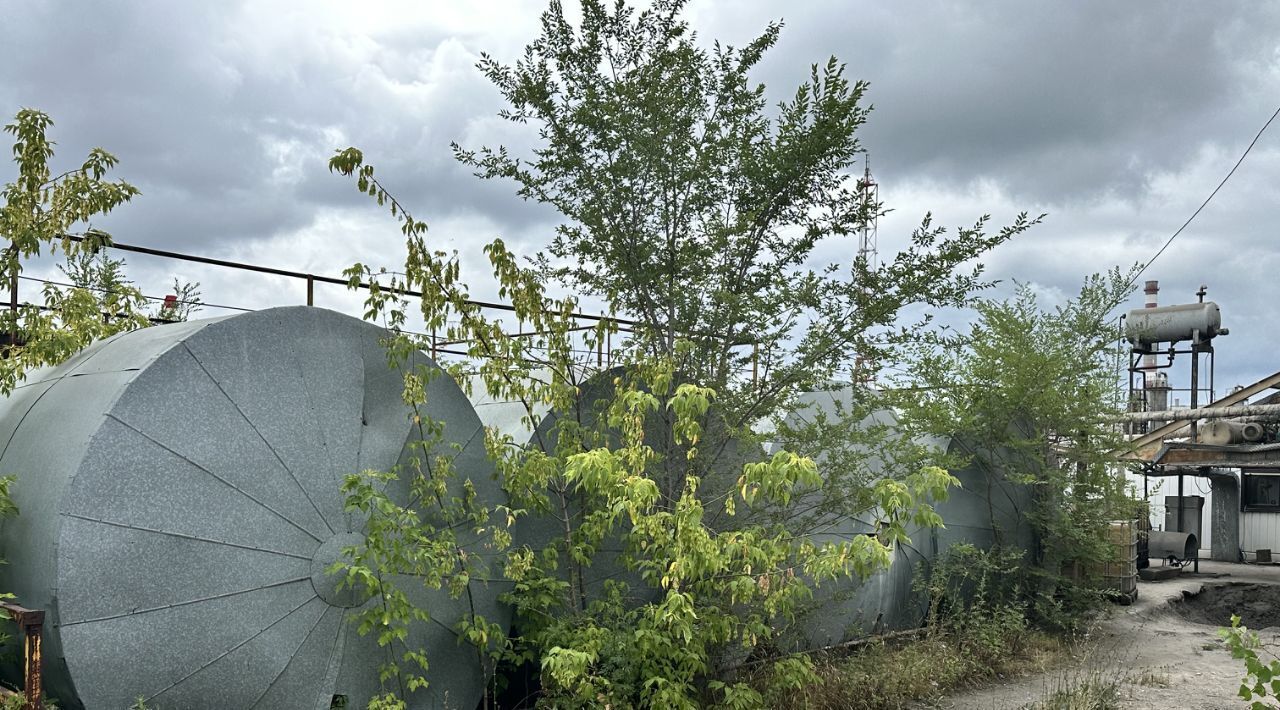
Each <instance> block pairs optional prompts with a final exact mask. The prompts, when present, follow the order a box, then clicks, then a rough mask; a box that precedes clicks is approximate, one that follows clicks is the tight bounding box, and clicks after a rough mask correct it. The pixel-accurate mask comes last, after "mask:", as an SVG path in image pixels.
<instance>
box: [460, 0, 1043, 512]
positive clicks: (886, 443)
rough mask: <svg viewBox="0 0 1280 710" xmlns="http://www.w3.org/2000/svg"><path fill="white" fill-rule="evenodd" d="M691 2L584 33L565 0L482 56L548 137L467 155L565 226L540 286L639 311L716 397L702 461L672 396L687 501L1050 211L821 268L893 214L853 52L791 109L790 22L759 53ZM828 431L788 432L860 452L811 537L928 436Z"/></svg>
mask: <svg viewBox="0 0 1280 710" xmlns="http://www.w3.org/2000/svg"><path fill="white" fill-rule="evenodd" d="M684 6H685V0H657V1H656V2H653V3H652V4H650V5H649V6H648V7H646V8H645V9H636V8H634V7H632V6H630V5H628V4H626V3H621V2H619V3H606V2H602V1H600V0H587V1H586V2H583V3H582V20H581V22H580V23H579V24H574V23H572V22H571V21H570V20H569V19H568V18H567V17H566V15H565V12H564V8H563V6H562V5H561V3H560V2H551V3H550V4H549V7H548V9H547V10H546V12H545V13H544V14H543V16H542V32H541V35H540V36H539V37H538V38H537V39H536V40H535V41H534V42H532V43H531V44H530V45H528V47H527V48H526V50H525V52H524V55H523V56H522V57H521V58H520V59H519V60H518V61H516V62H515V63H513V64H510V65H508V64H503V63H501V62H499V61H498V60H496V59H494V58H492V57H489V56H485V57H484V58H483V59H482V60H481V62H480V63H479V69H480V70H481V71H482V72H483V73H484V74H485V76H487V77H488V78H489V79H490V81H491V82H492V83H493V84H494V85H495V86H496V87H497V89H498V90H499V92H500V93H501V94H502V96H503V98H504V99H505V101H506V103H507V104H508V106H507V108H506V109H505V110H503V111H502V112H501V114H500V115H501V117H503V118H505V119H507V120H509V121H512V122H514V123H517V124H521V125H526V124H527V125H529V126H530V127H531V128H532V129H534V130H536V131H537V135H538V138H539V140H538V143H537V145H536V147H535V148H534V150H533V152H532V153H531V154H530V155H518V154H516V153H514V152H513V151H511V150H509V149H507V148H506V147H502V146H497V147H479V148H474V147H465V146H460V145H455V154H456V157H457V158H458V160H460V161H461V162H462V163H463V164H465V165H468V166H470V167H472V168H473V169H474V170H475V172H476V174H477V175H478V176H480V177H482V178H485V179H498V180H510V181H512V182H513V183H514V184H515V186H516V189H517V194H518V195H519V196H520V197H522V198H524V199H527V200H534V201H537V202H541V203H544V204H547V205H550V206H552V207H553V208H555V209H556V210H557V211H558V212H559V213H560V215H561V216H562V219H563V222H562V223H561V224H560V225H559V226H558V227H557V228H556V233H555V237H554V239H552V241H551V243H550V244H549V246H548V248H547V249H546V250H545V252H544V253H543V255H542V256H541V257H540V258H539V259H538V260H537V261H536V272H537V274H538V276H539V277H540V278H543V279H544V280H546V281H547V282H548V283H549V284H556V285H559V286H561V287H563V288H565V289H566V290H567V291H569V292H572V293H577V294H583V295H587V296H591V297H595V298H599V299H602V300H604V301H605V302H606V303H607V304H608V305H609V307H610V308H611V309H613V310H614V311H615V312H618V313H622V314H625V315H626V316H627V317H628V318H631V319H634V320H635V321H636V322H637V325H636V326H635V327H634V328H631V329H630V331H631V332H629V333H627V338H628V340H629V341H630V346H631V347H632V348H634V350H635V352H636V353H639V354H643V355H646V356H652V357H661V358H667V359H670V360H671V361H672V362H673V364H674V368H675V375H674V376H675V378H676V381H677V382H678V383H684V382H689V383H694V384H697V385H699V386H704V387H709V388H711V389H712V390H714V391H715V392H716V401H715V406H714V407H713V408H712V409H711V410H710V411H709V412H708V414H707V416H706V417H705V421H704V422H703V428H704V443H703V445H702V447H701V449H702V454H703V455H702V456H700V457H699V458H697V459H696V461H695V463H694V465H693V466H692V467H689V465H688V464H687V463H686V462H685V460H683V459H682V457H681V456H680V455H679V452H678V449H679V447H678V446H677V445H676V443H675V439H676V435H675V429H676V422H675V418H674V412H673V410H672V409H671V408H670V407H668V406H666V405H667V403H666V402H660V406H658V407H657V408H656V409H655V410H654V412H653V413H652V414H651V417H652V418H653V419H654V420H655V421H654V423H653V424H652V431H651V436H650V440H651V443H652V444H653V445H654V446H655V448H656V449H657V450H658V451H659V452H663V454H664V455H662V456H660V457H659V460H658V461H656V462H654V464H653V466H652V468H653V469H654V472H653V475H654V476H655V478H656V480H658V482H659V490H660V491H661V493H662V499H661V504H662V505H666V506H672V505H674V504H675V502H676V500H677V499H678V498H679V496H680V495H681V492H682V491H683V490H684V486H685V482H686V477H687V476H689V475H693V476H695V477H698V478H700V479H702V480H704V482H705V483H707V484H710V482H711V478H712V474H713V472H714V470H715V469H717V468H719V467H721V466H724V465H726V463H725V462H726V459H727V458H729V457H731V456H732V455H734V452H736V451H739V450H740V449H739V447H737V446H736V445H735V442H749V441H755V440H758V439H759V437H757V436H755V435H754V434H753V433H752V431H751V427H752V426H753V425H754V424H756V423H757V422H760V421H761V420H769V419H773V420H775V422H776V421H779V420H782V419H785V418H786V415H787V413H788V412H789V411H790V410H791V409H792V408H793V406H794V402H795V398H796V396H797V394H798V393H800V392H802V391H804V390H808V389H813V388H823V387H827V386H829V385H830V384H831V383H832V382H833V381H838V380H841V379H843V380H845V381H846V382H847V381H848V378H849V377H850V372H849V371H850V370H851V369H853V368H851V365H852V364H853V363H855V362H859V361H860V362H862V363H864V365H865V366H866V367H865V368H864V370H866V371H863V372H859V373H857V375H856V378H857V379H858V380H860V381H861V380H865V379H869V378H870V372H869V371H870V370H871V369H873V368H874V367H875V365H876V364H877V363H878V364H886V363H891V362H893V361H895V359H896V358H897V355H896V354H895V353H896V351H897V349H898V348H899V347H900V346H901V345H902V344H903V343H906V342H910V341H912V340H913V339H914V338H916V337H918V333H919V331H920V330H921V329H922V328H924V327H926V326H927V325H928V323H929V322H930V320H931V316H930V315H926V316H924V317H923V318H922V319H921V320H920V321H919V322H903V317H902V314H903V310H904V308H906V307H907V306H910V305H913V304H927V305H929V306H931V307H932V308H929V309H926V312H927V313H932V311H933V310H935V309H936V308H940V307H946V306H955V305H961V304H963V303H965V302H967V300H968V299H969V298H970V297H971V295H972V293H973V292H974V291H975V290H977V289H980V288H982V287H983V286H985V285H986V284H985V283H984V282H983V281H982V280H981V274H982V267H981V265H980V264H976V265H975V262H974V260H975V259H976V258H977V257H979V256H980V255H982V254H983V253H985V252H986V251H987V250H989V249H991V248H993V247H995V246H996V245H999V244H1001V243H1003V242H1005V241H1006V240H1008V239H1010V238H1012V237H1013V236H1015V235H1017V234H1018V233H1020V232H1022V231H1024V230H1026V229H1027V228H1029V227H1030V226H1031V225H1033V224H1034V223H1035V221H1036V220H1035V219H1029V218H1028V217H1027V216H1026V215H1021V216H1019V217H1018V218H1017V219H1016V220H1015V221H1014V223H1013V224H1011V225H1010V226H1008V227H1005V228H1003V229H999V230H996V231H995V232H994V233H988V232H987V231H986V223H987V219H986V218H985V217H983V218H980V219H979V220H978V221H977V222H976V223H975V224H974V225H972V226H970V227H967V228H961V229H959V230H958V231H956V232H954V233H948V232H947V230H946V229H944V228H940V227H938V226H935V225H934V224H933V222H932V219H931V218H929V217H927V216H926V217H925V219H924V220H923V221H922V223H921V224H920V226H919V228H918V229H916V230H915V231H914V232H913V233H912V235H911V238H910V242H909V244H908V246H907V247H906V248H905V249H902V250H901V251H898V252H897V253H895V254H894V255H893V256H892V257H891V258H888V259H886V260H885V262H884V263H883V264H878V265H873V264H869V263H867V262H866V260H865V259H862V258H851V259H849V260H847V261H844V262H843V263H838V264H837V263H830V264H828V263H822V262H821V261H820V260H819V259H818V254H819V253H820V252H819V249H820V248H827V249H829V248H830V247H831V246H834V245H840V244H843V245H844V248H843V251H844V252H845V253H849V254H853V253H855V251H856V245H855V243H854V239H855V236H854V235H856V234H857V233H858V231H859V230H860V229H861V228H862V227H863V226H864V225H865V224H866V222H867V220H868V219H869V218H870V217H871V216H872V215H873V214H875V213H876V212H878V211H881V210H882V207H881V205H878V204H869V203H868V200H867V199H866V198H865V195H864V194H863V193H862V192H861V191H860V190H859V187H858V184H857V180H856V177H855V174H856V173H858V172H860V171H859V170H857V167H858V164H857V163H858V158H859V155H860V153H861V151H862V148H861V146H860V144H859V142H858V138H857V136H858V130H859V129H860V127H861V126H862V125H863V123H864V122H865V121H866V120H867V117H868V114H869V107H868V106H866V105H865V104H864V102H863V99H864V94H865V92H866V91H867V88H868V87H867V85H866V84H865V83H863V82H855V81H852V80H850V79H849V78H848V77H847V76H846V71H845V67H844V65H842V64H841V63H839V62H838V61H837V60H836V59H834V58H832V59H830V60H828V61H826V62H824V63H822V64H821V65H814V66H813V67H812V68H811V70H810V71H809V72H808V79H807V81H804V82H803V83H801V84H800V85H799V86H798V87H797V88H796V90H795V92H794V93H793V94H792V95H791V98H790V99H788V100H786V101H784V102H782V103H781V104H780V105H778V106H776V107H770V105H769V103H768V101H767V100H766V98H765V89H764V87H763V86H762V85H760V84H759V83H757V82H755V81H753V80H752V78H751V74H752V72H753V70H754V69H755V68H756V67H757V65H758V64H759V63H760V61H761V60H762V59H763V57H764V56H765V54H766V53H767V52H768V50H769V49H770V48H771V47H772V46H773V45H774V44H775V42H776V41H777V39H778V37H779V33H780V32H781V26H780V25H778V24H772V25H769V26H768V27H766V28H765V30H764V32H763V33H761V34H760V36H759V37H757V38H755V39H753V40H751V41H750V42H748V43H746V45H745V46H743V47H740V48H735V47H730V46H725V45H722V44H720V43H718V42H717V43H707V42H702V41H700V40H699V38H698V37H697V36H696V35H695V34H694V33H693V32H692V31H691V30H690V28H689V27H688V26H687V24H686V23H685V22H684V20H683V19H682V18H681V13H682V11H683V9H684ZM677 343H681V344H683V345H682V347H679V348H677ZM672 391H674V390H672ZM853 392H854V397H853V401H852V402H851V406H850V407H849V411H847V412H845V413H844V414H845V416H843V417H842V422H843V423H842V428H843V429H844V432H845V433H848V432H849V431H850V430H852V429H856V428H857V424H858V423H859V422H861V421H862V420H864V419H865V418H866V417H867V416H868V415H869V414H871V413H872V412H874V411H875V410H877V409H878V408H882V407H883V406H884V403H883V402H882V401H880V400H879V399H878V398H876V397H875V396H874V393H872V392H871V391H870V390H865V389H862V388H858V389H855V390H854V391H853ZM663 396H667V395H662V396H660V400H661V399H662V397H663ZM829 424H830V425H834V424H835V422H810V426H807V427H800V428H795V429H793V430H789V431H786V432H783V433H784V434H785V437H786V439H787V440H788V446H790V447H792V449H793V450H795V451H797V452H799V453H804V454H806V455H809V456H814V455H816V453H817V451H818V445H817V444H818V442H819V441H820V440H821V441H822V442H823V443H825V444H833V443H834V444H836V445H837V446H840V447H842V448H843V449H844V450H846V451H847V452H848V455H844V456H837V455H836V454H834V453H833V452H832V451H830V450H828V451H827V454H828V456H829V457H830V458H832V459H840V460H842V461H843V462H844V463H846V464H847V465H840V466H834V465H833V466H830V467H827V468H825V469H824V475H823V483H822V485H823V489H824V490H823V491H822V493H821V495H814V496H810V497H809V499H810V500H811V501H812V502H813V505H812V510H813V512H814V514H811V515H805V516H803V517H802V518H795V519H792V520H791V523H792V529H793V531H794V532H796V533H800V534H803V533H805V532H808V531H812V530H818V529H821V528H822V527H824V526H826V525H828V524H829V523H830V521H831V520H832V519H842V518H848V517H850V516H856V515H859V514H863V513H866V512H867V511H869V510H870V509H872V508H873V507H874V500H873V499H872V497H871V496H870V495H868V494H869V493H870V491H872V490H873V489H872V486H871V485H870V484H871V483H872V482H874V481H876V480H880V479H883V478H893V477H904V476H909V475H911V474H912V473H913V472H915V471H916V470H918V469H919V466H918V465H916V464H917V463H918V459H919V458H920V454H919V451H912V450H910V449H911V447H910V446H909V440H908V439H906V438H903V437H900V436H897V435H896V434H895V433H892V432H884V431H881V432H878V433H876V432H861V433H859V434H857V435H855V436H852V437H846V438H845V439H844V440H843V443H838V442H836V440H837V439H838V438H839V437H837V436H835V435H833V433H832V429H831V428H830V427H828V426H827V425H829ZM868 446H870V447H871V448H873V449H890V448H905V449H908V450H906V451H903V452H901V453H900V454H895V455H892V456H886V457H884V458H885V459H886V460H890V461H900V462H902V465H898V466H882V465H874V466H873V465H869V463H868V462H869V457H868V456H867V455H866V451H867V448H868ZM668 453H669V454H670V455H667V454H668ZM802 522H803V523H805V524H806V527H800V526H801V523H802Z"/></svg>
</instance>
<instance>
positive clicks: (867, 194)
mask: <svg viewBox="0 0 1280 710" xmlns="http://www.w3.org/2000/svg"><path fill="white" fill-rule="evenodd" d="M863 157H864V159H865V166H864V168H863V172H862V179H861V180H859V181H858V191H859V192H860V193H862V210H863V214H864V215H865V221H864V222H863V223H862V234H861V235H860V236H859V239H858V256H859V257H862V258H863V259H866V262H867V269H869V270H871V271H874V270H875V269H876V266H877V265H878V264H877V261H878V259H879V256H880V255H879V246H878V244H877V242H878V240H879V237H880V208H879V205H880V184H879V183H877V182H876V181H875V179H874V178H872V177H871V156H870V155H868V154H865V153H864V154H863Z"/></svg>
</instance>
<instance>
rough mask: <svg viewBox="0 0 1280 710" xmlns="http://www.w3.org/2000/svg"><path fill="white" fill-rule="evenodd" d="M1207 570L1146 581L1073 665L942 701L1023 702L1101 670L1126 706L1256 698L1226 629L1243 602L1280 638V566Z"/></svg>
mask: <svg viewBox="0 0 1280 710" xmlns="http://www.w3.org/2000/svg"><path fill="white" fill-rule="evenodd" d="M1200 571H1201V573H1202V575H1201V576H1194V575H1193V576H1189V577H1183V578H1181V579H1177V580H1170V581H1165V582H1141V583H1139V587H1138V595H1139V596H1138V601H1137V602H1136V603H1135V604H1134V605H1133V606H1129V607H1116V608H1115V609H1114V610H1113V611H1112V613H1111V614H1109V615H1108V616H1107V618H1104V619H1102V620H1100V621H1099V622H1098V624H1097V627H1096V628H1095V630H1094V631H1093V632H1092V633H1091V634H1090V639H1089V640H1088V642H1087V643H1086V644H1084V645H1083V647H1082V649H1081V653H1080V658H1079V659H1078V662H1077V663H1076V664H1074V665H1073V666H1071V667H1069V668H1063V669H1059V670H1057V671H1053V672H1049V673H1045V674H1041V675H1036V676H1030V677H1027V678H1022V679H1017V680H1012V681H1009V682H1007V683H1004V684H1001V685H998V686H992V687H988V688H984V689H981V690H977V691H972V692H966V693H963V694H958V695H954V696H951V697H948V698H945V699H944V700H942V701H941V702H939V703H938V704H936V705H935V706H934V707H937V708H948V709H955V710H1011V709H1015V708H1023V707H1026V706H1027V705H1030V704H1032V703H1035V702H1037V701H1040V700H1042V699H1044V698H1045V697H1046V696H1047V695H1048V694H1051V693H1052V692H1054V691H1055V690H1058V689H1061V688H1063V687H1065V686H1067V685H1071V684H1078V683H1082V682H1088V681H1091V680H1093V681H1103V682H1113V681H1118V682H1119V684H1120V687H1121V695H1122V697H1123V700H1122V701H1121V707H1124V708H1134V709H1141V710H1164V709H1166V708H1193V709H1213V710H1219V709H1225V708H1233V709H1238V708H1245V707H1248V705H1247V703H1244V702H1243V701H1241V700H1240V698H1239V697H1237V695H1236V691H1237V690H1238V689H1239V687H1240V678H1241V676H1242V668H1243V666H1242V665H1241V663H1240V662H1239V661H1236V660H1235V659H1233V658H1231V655H1230V654H1229V653H1228V652H1227V651H1226V650H1224V649H1223V647H1222V645H1221V643H1219V641H1218V635H1217V629H1218V627H1219V626H1223V625H1228V624H1229V623H1230V615H1231V613H1232V612H1236V613H1239V614H1240V615H1241V617H1242V618H1243V619H1244V623H1245V625H1247V626H1249V627H1250V628H1255V629H1263V628H1265V627H1267V626H1270V627H1272V628H1271V629H1270V630H1268V631H1263V632H1262V634H1261V635H1262V636H1263V639H1264V641H1280V628H1276V626H1280V566H1271V567H1259V566H1254V565H1236V564H1224V563H1214V562H1202V563H1201V564H1200ZM1210 574H1214V575H1220V576H1216V577H1210V576H1208V575H1210ZM1272 585H1275V586H1272ZM1187 595H1194V597H1193V598H1187ZM1251 619H1252V621H1251ZM1215 620H1216V621H1215Z"/></svg>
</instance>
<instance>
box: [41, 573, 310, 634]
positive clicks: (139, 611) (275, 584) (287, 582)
mask: <svg viewBox="0 0 1280 710" xmlns="http://www.w3.org/2000/svg"><path fill="white" fill-rule="evenodd" d="M310 581H311V577H310V576H307V577H297V578H295V579H286V580H283V581H280V582H272V583H271V584H264V585H262V586H259V587H253V588H252V589H239V590H236V591H234V592H224V593H222V594H214V595H212V596H208V597H201V598H200V599H189V600H187V601H183V602H176V603H174V604H165V605H164V606H153V607H150V608H147V609H134V610H132V611H126V612H124V613H123V614H110V615H108V616H99V617H96V618H93V619H79V620H76V621H64V622H62V623H60V624H58V626H59V627H66V626H77V625H80V624H92V623H95V622H99V621H111V620H113V619H122V618H124V617H126V616H137V615H139V614H150V613H151V612H155V611H165V610H167V609H176V608H178V607H183V606H191V605H192V604H199V603H201V602H208V601H213V600H215V599H226V598H228V597H235V596H239V595H241V594H250V593H252V592H260V591H262V590H264V589H274V588H276V587H287V586H288V585H290V584H297V583H299V582H310ZM316 598H319V597H318V596H317V597H316ZM308 601H310V600H308Z"/></svg>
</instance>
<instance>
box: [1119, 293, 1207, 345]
mask: <svg viewBox="0 0 1280 710" xmlns="http://www.w3.org/2000/svg"><path fill="white" fill-rule="evenodd" d="M1124 331H1125V338H1126V339H1127V340H1128V341H1129V343H1130V344H1131V345H1133V347H1135V348H1137V349H1139V350H1148V349H1150V348H1151V346H1152V345H1155V344H1156V343H1177V342H1181V341H1183V340H1190V341H1191V342H1193V343H1201V342H1204V341H1206V340H1211V339H1213V338H1215V337H1217V336H1218V335H1225V334H1226V333H1227V331H1226V330H1225V329H1224V328H1223V327H1222V311H1220V310H1219V309H1218V304H1216V303H1214V302H1213V301H1206V302H1204V303H1186V304H1183V305H1180V306H1160V307H1158V308H1139V309H1136V310H1132V311H1129V315H1127V316H1126V317H1125V325H1124Z"/></svg>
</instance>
